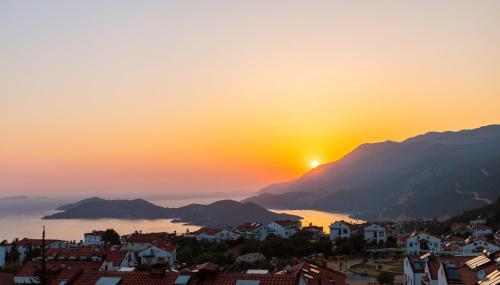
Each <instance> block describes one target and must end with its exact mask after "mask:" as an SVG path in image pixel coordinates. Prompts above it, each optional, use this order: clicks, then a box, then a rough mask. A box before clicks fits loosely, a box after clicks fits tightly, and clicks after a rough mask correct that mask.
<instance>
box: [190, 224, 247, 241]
mask: <svg viewBox="0 0 500 285" xmlns="http://www.w3.org/2000/svg"><path fill="white" fill-rule="evenodd" d="M184 236H186V237H194V238H196V239H197V240H210V241H222V240H234V239H237V238H238V236H237V235H236V234H234V233H232V232H230V231H228V230H225V229H220V228H210V227H203V228H201V229H199V230H197V231H194V232H190V233H186V234H185V235H184Z"/></svg>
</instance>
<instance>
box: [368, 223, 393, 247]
mask: <svg viewBox="0 0 500 285" xmlns="http://www.w3.org/2000/svg"><path fill="white" fill-rule="evenodd" d="M363 237H364V239H365V241H367V242H370V243H373V242H374V243H380V242H383V243H385V242H386V241H387V230H386V228H385V227H383V226H381V225H378V224H369V225H367V226H366V227H364V228H363Z"/></svg>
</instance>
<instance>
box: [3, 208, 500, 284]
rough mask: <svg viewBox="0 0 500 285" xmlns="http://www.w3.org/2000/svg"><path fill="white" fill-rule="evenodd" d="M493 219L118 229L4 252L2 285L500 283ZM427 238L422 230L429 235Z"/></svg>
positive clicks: (28, 242) (29, 241)
mask: <svg viewBox="0 0 500 285" xmlns="http://www.w3.org/2000/svg"><path fill="white" fill-rule="evenodd" d="M494 226H495V225H491V223H489V222H488V220H487V219H485V218H482V217H478V218H475V219H472V220H470V221H469V222H468V223H467V224H466V223H453V224H451V225H445V224H443V223H441V222H438V221H420V222H401V223H396V222H378V223H363V224H351V223H348V222H345V221H335V222H333V223H332V224H331V225H330V227H329V235H327V234H325V232H324V229H323V228H322V227H320V226H315V225H312V224H309V225H304V226H303V225H301V222H300V221H291V220H286V221H274V222H271V223H268V224H261V223H258V222H253V223H245V224H243V225H240V226H238V227H235V228H214V227H202V228H200V229H199V230H197V231H193V232H189V231H187V232H185V233H176V232H174V233H166V232H159V233H143V232H140V231H138V232H134V233H130V234H123V235H121V236H120V235H119V234H118V233H117V232H115V231H114V230H112V229H107V230H94V231H92V232H89V233H85V234H84V236H83V239H82V240H81V241H78V242H76V241H63V240H55V239H45V238H44V235H45V232H43V238H22V239H15V240H13V241H11V242H8V241H3V242H2V243H1V244H0V267H1V268H2V273H0V284H2V285H3V284H54V285H63V284H64V285H71V284H75V285H80V284H82V285H83V284H95V285H108V284H123V285H127V284H236V285H250V284H252V285H257V284H262V285H266V284H301V285H302V284H335V285H344V284H407V285H447V284H463V285H474V284H481V285H490V284H491V285H493V284H499V282H500V281H499V280H500V279H499V278H500V265H499V264H500V251H499V250H500V246H499V244H500V232H499V231H498V228H494ZM422 227H423V228H425V230H419V228H422Z"/></svg>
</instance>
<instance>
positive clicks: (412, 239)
mask: <svg viewBox="0 0 500 285" xmlns="http://www.w3.org/2000/svg"><path fill="white" fill-rule="evenodd" d="M405 248H406V254H409V255H416V254H420V252H421V251H433V252H440V251H441V238H439V237H437V236H435V235H432V234H429V233H425V232H421V233H416V232H415V233H413V234H412V235H410V236H409V237H408V238H407V239H406V242H405Z"/></svg>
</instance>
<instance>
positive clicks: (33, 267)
mask: <svg viewBox="0 0 500 285" xmlns="http://www.w3.org/2000/svg"><path fill="white" fill-rule="evenodd" d="M46 264H47V270H48V271H52V272H57V275H56V278H58V279H69V278H71V277H72V276H73V275H74V274H75V273H76V272H78V271H79V270H83V271H97V270H99V268H100V267H101V263H100V262H92V261H73V260H61V261H56V260H48V261H47V263H46ZM39 268H41V262H40V261H27V262H26V263H25V264H24V265H23V266H22V267H21V269H20V270H19V272H17V273H16V276H23V277H28V276H35V275H36V271H37V270H38V269H39Z"/></svg>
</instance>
